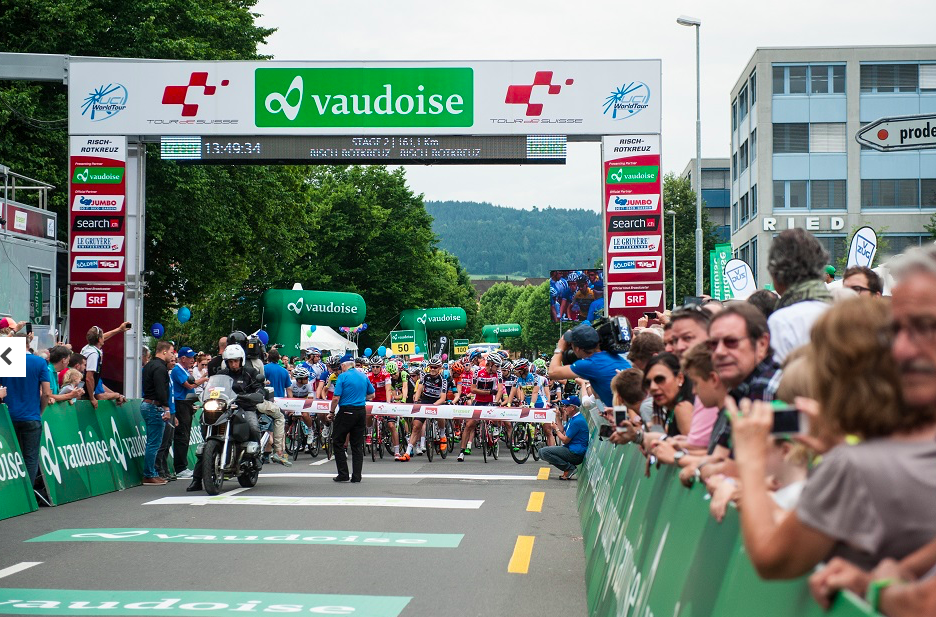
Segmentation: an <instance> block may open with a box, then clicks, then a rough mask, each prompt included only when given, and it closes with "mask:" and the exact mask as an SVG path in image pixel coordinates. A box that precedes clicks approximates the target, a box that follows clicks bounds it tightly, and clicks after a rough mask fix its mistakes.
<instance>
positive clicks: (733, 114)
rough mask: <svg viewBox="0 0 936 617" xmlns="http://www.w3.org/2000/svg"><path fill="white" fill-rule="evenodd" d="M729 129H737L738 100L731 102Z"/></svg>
mask: <svg viewBox="0 0 936 617" xmlns="http://www.w3.org/2000/svg"><path fill="white" fill-rule="evenodd" d="M731 130H732V131H737V130H738V100H737V99H735V100H734V101H732V102H731Z"/></svg>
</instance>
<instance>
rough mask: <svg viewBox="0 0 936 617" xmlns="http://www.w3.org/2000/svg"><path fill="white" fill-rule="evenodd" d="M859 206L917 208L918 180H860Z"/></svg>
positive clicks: (918, 195) (918, 205)
mask: <svg viewBox="0 0 936 617" xmlns="http://www.w3.org/2000/svg"><path fill="white" fill-rule="evenodd" d="M861 207H862V209H864V208H871V209H873V208H919V207H920V180H918V179H916V178H911V179H905V180H862V181H861Z"/></svg>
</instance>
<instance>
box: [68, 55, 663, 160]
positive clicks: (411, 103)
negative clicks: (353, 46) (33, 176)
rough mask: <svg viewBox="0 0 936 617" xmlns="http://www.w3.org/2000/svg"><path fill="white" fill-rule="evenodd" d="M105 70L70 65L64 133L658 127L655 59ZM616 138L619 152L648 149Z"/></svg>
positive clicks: (592, 131)
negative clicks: (623, 142) (67, 128)
mask: <svg viewBox="0 0 936 617" xmlns="http://www.w3.org/2000/svg"><path fill="white" fill-rule="evenodd" d="M104 74H105V73H104V71H102V68H101V63H100V62H96V61H93V60H92V61H80V60H75V61H73V62H72V63H71V65H70V70H69V103H68V105H69V132H70V133H72V134H79V135H98V136H107V135H140V134H148V135H194V136H202V135H204V136H210V135H302V134H304V135H308V134H317V135H348V134H356V135H364V136H368V135H402V134H406V135H416V136H421V135H465V134H470V135H537V134H546V135H591V136H600V135H615V134H619V133H622V132H633V133H650V134H652V133H659V132H660V127H661V100H662V99H661V97H660V83H661V64H660V61H659V60H590V61H556V60H529V61H528V60H521V61H468V62H366V63H365V62H331V63H314V62H222V61H214V62H211V61H204V62H203V61H196V62H121V63H117V64H114V63H111V64H108V65H107V71H106V80H107V81H103V80H102V75H104ZM349 131H350V133H349ZM99 142H100V143H99ZM620 147H621V148H622V149H621V150H620V151H617V152H615V153H614V154H615V158H617V157H618V156H626V155H633V154H639V153H641V152H646V151H648V150H646V144H640V143H636V142H635V143H631V144H623V145H621V146H620ZM110 148H112V146H111V145H110V144H107V143H106V137H98V138H95V141H94V142H88V143H84V144H82V148H81V149H78V151H75V152H73V156H85V157H87V156H95V155H96V156H104V155H112V156H113V158H119V157H118V156H115V154H116V153H113V152H109V151H108V149H110ZM102 167H103V166H102ZM656 173H657V174H658V173H659V170H658V169H657V172H656ZM101 175H105V172H101Z"/></svg>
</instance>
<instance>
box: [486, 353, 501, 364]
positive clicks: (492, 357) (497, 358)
mask: <svg viewBox="0 0 936 617" xmlns="http://www.w3.org/2000/svg"><path fill="white" fill-rule="evenodd" d="M484 359H485V360H487V361H488V362H489V363H490V364H493V365H494V366H500V365H501V364H503V363H504V358H503V357H502V356H501V355H500V354H499V353H497V352H496V351H492V352H491V353H489V354H488V355H486V356H484Z"/></svg>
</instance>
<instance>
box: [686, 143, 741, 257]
mask: <svg viewBox="0 0 936 617" xmlns="http://www.w3.org/2000/svg"><path fill="white" fill-rule="evenodd" d="M695 161H696V160H695V159H694V158H692V159H690V160H689V164H688V165H686V168H685V169H684V170H683V172H682V173H681V174H680V175H679V177H680V178H688V179H689V183H690V184H691V185H692V190H693V191H698V190H699V186H698V184H697V183H696V179H695V178H694V177H693V174H694V173H695ZM730 178H731V167H730V159H727V158H722V159H707V158H705V157H702V207H703V208H705V209H706V212H707V213H708V217H709V220H710V221H711V222H712V224H713V225H715V233H716V237H717V238H718V243H719V244H721V243H725V242H730V236H731V209H730V206H731V180H730Z"/></svg>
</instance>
